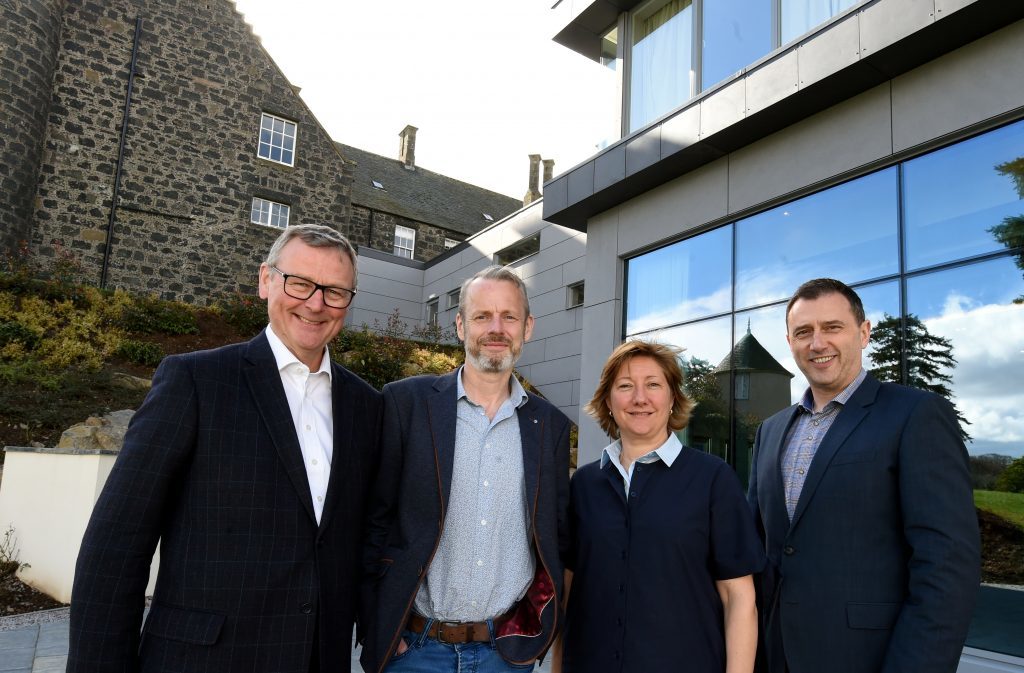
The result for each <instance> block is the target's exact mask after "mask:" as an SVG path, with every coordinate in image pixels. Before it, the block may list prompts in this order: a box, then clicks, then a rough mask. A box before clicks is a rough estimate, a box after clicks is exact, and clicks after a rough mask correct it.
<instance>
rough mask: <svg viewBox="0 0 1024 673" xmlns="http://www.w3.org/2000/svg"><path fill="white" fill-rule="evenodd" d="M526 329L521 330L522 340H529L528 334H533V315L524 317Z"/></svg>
mask: <svg viewBox="0 0 1024 673" xmlns="http://www.w3.org/2000/svg"><path fill="white" fill-rule="evenodd" d="M525 327H526V329H524V330H523V341H529V340H530V336H531V335H533V316H532V315H531V316H527V317H526V326H525Z"/></svg>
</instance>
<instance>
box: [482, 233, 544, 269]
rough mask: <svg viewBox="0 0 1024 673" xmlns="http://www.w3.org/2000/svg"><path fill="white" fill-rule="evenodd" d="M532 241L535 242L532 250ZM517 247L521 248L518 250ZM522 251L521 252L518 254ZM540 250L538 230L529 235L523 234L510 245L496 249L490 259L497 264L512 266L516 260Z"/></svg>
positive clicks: (521, 259)
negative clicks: (521, 249)
mask: <svg viewBox="0 0 1024 673" xmlns="http://www.w3.org/2000/svg"><path fill="white" fill-rule="evenodd" d="M534 243H536V249H535V250H534V249H533V247H534ZM519 248H523V251H520V250H519ZM520 252H522V254H520ZM539 252H540V232H539V231H538V232H537V233H535V234H531V235H529V236H524V237H523V238H521V239H519V240H518V241H516V242H515V243H513V244H512V245H506V246H505V247H504V248H502V249H501V250H498V251H497V252H495V253H494V254H493V255H491V261H493V262H494V263H495V264H497V265H499V266H512V265H513V264H516V263H518V262H521V261H523V260H524V259H526V258H527V257H532V256H534V255H536V254H538V253H539Z"/></svg>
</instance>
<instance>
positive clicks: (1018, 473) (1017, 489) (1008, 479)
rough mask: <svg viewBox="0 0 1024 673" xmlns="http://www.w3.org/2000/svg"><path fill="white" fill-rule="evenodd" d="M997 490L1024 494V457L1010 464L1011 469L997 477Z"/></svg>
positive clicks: (1008, 468)
mask: <svg viewBox="0 0 1024 673" xmlns="http://www.w3.org/2000/svg"><path fill="white" fill-rule="evenodd" d="M995 489H996V490H997V491H1007V492H1009V493H1024V457H1021V458H1018V459H1017V460H1015V461H1013V462H1012V463H1010V465H1009V467H1007V468H1006V469H1005V470H1003V472H1002V473H1001V474H1000V475H999V476H998V477H996V485H995Z"/></svg>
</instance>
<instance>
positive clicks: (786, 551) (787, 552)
mask: <svg viewBox="0 0 1024 673" xmlns="http://www.w3.org/2000/svg"><path fill="white" fill-rule="evenodd" d="M782 553H783V554H785V555H786V556H792V555H793V554H795V553H796V549H793V548H792V547H791V546H789V545H788V544H787V545H786V546H785V547H783V548H782Z"/></svg>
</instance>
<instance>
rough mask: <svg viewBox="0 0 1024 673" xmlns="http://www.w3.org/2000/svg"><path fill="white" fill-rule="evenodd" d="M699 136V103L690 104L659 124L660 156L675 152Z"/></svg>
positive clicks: (693, 141)
mask: <svg viewBox="0 0 1024 673" xmlns="http://www.w3.org/2000/svg"><path fill="white" fill-rule="evenodd" d="M699 137H700V105H691V106H690V107H688V108H686V109H685V110H682V111H681V112H679V113H678V114H676V115H675V116H674V117H672V118H671V119H667V120H665V123H664V124H662V125H661V158H662V159H664V158H665V157H667V156H669V155H672V154H675V153H676V152H678V151H679V150H681V149H684V148H687V147H689V146H690V145H692V144H694V143H695V142H697V140H698V138H699Z"/></svg>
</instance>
